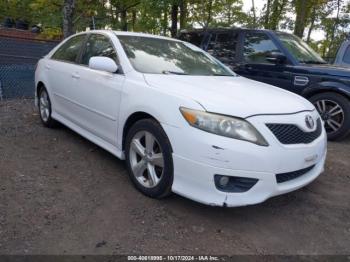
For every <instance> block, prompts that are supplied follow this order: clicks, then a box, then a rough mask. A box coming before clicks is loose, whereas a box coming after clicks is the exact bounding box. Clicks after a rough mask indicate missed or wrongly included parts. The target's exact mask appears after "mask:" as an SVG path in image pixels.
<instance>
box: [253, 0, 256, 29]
mask: <svg viewBox="0 0 350 262" xmlns="http://www.w3.org/2000/svg"><path fill="white" fill-rule="evenodd" d="M252 11H253V27H254V28H256V11H255V1H254V0H252Z"/></svg>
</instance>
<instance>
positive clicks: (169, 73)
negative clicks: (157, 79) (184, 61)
mask: <svg viewBox="0 0 350 262" xmlns="http://www.w3.org/2000/svg"><path fill="white" fill-rule="evenodd" d="M162 73H163V74H165V75H188V74H186V73H184V72H176V71H167V70H164V71H162Z"/></svg>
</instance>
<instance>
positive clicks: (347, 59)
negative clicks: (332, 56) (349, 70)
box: [343, 45, 350, 64]
mask: <svg viewBox="0 0 350 262" xmlns="http://www.w3.org/2000/svg"><path fill="white" fill-rule="evenodd" d="M343 62H344V63H347V64H350V45H349V46H348V47H347V48H346V50H345V53H344V57H343Z"/></svg>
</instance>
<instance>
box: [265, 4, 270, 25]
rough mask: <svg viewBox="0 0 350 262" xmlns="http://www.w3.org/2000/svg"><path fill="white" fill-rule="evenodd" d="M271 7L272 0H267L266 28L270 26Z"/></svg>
mask: <svg viewBox="0 0 350 262" xmlns="http://www.w3.org/2000/svg"><path fill="white" fill-rule="evenodd" d="M270 8H271V0H267V3H266V13H265V19H264V28H265V29H268V28H269V19H270Z"/></svg>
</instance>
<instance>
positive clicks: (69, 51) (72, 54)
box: [52, 35, 86, 63]
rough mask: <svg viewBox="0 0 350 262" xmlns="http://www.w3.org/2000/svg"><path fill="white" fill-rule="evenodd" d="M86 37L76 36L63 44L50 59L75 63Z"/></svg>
mask: <svg viewBox="0 0 350 262" xmlns="http://www.w3.org/2000/svg"><path fill="white" fill-rule="evenodd" d="M85 37H86V35H78V36H75V37H73V38H71V39H69V40H68V41H67V42H66V43H64V44H63V45H62V46H61V47H60V48H59V49H58V50H57V51H56V52H55V53H54V54H53V56H52V59H55V60H61V61H67V62H72V63H75V62H76V59H77V56H78V55H79V52H80V50H81V48H82V46H83V43H84V39H85Z"/></svg>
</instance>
